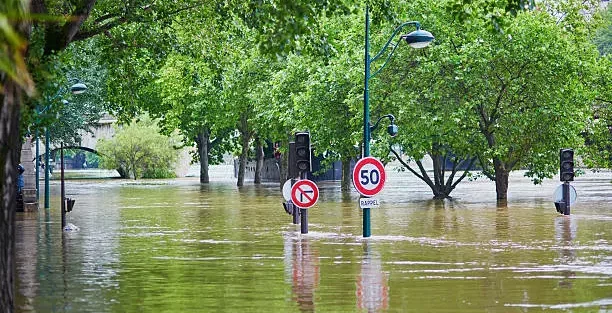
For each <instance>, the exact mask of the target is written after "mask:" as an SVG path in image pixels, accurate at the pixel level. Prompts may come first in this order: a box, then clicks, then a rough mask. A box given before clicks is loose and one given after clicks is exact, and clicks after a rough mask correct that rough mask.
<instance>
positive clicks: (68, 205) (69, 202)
mask: <svg viewBox="0 0 612 313" xmlns="http://www.w3.org/2000/svg"><path fill="white" fill-rule="evenodd" d="M75 202H76V200H75V199H70V198H66V212H71V211H72V207H74V203H75Z"/></svg>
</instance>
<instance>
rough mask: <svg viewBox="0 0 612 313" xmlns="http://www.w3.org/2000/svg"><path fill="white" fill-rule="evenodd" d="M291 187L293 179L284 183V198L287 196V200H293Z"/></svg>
mask: <svg viewBox="0 0 612 313" xmlns="http://www.w3.org/2000/svg"><path fill="white" fill-rule="evenodd" d="M291 187H292V186H291V179H289V180H287V181H286V182H285V183H284V184H283V198H285V201H289V200H291Z"/></svg>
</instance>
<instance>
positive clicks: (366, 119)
mask: <svg viewBox="0 0 612 313" xmlns="http://www.w3.org/2000/svg"><path fill="white" fill-rule="evenodd" d="M365 23H366V24H365V80H364V88H363V156H364V157H368V156H370V138H371V135H370V134H371V131H372V130H373V129H374V128H375V127H372V126H370V107H369V97H370V93H369V81H370V78H373V77H374V76H376V75H377V74H378V73H380V71H381V70H382V69H384V68H385V66H386V65H387V63H388V62H389V60H390V59H391V57H392V56H393V53H394V52H395V49H397V47H398V46H399V44H400V42H401V40H405V41H406V42H407V43H408V45H410V46H411V47H413V48H416V49H420V48H425V47H427V46H428V45H429V44H430V43H431V42H432V41H433V40H434V36H433V35H432V34H431V33H430V32H428V31H425V30H422V29H421V24H420V23H419V22H416V21H410V22H404V23H402V24H401V25H400V26H398V27H397V28H396V29H395V30H394V31H393V34H392V35H391V37H389V39H388V40H387V43H386V44H385V45H384V46H383V47H382V49H381V50H380V51H379V52H378V53H377V54H376V55H375V56H374V57H373V58H370V13H369V6H367V5H366V10H365ZM408 25H414V26H415V27H416V30H415V31H413V32H411V33H409V34H407V35H402V36H400V41H399V42H398V43H396V44H394V45H393V48H392V50H391V52H390V53H389V55H387V58H386V59H385V62H384V63H383V64H382V65H381V66H380V68H379V69H378V70H376V72H374V73H373V74H371V73H370V65H371V64H372V62H374V61H376V60H378V59H379V58H380V57H381V56H382V55H383V53H384V52H385V50H387V48H389V45H391V41H393V38H395V36H396V35H397V34H398V33H399V31H400V30H401V29H402V28H404V27H405V26H408ZM391 116H392V115H391ZM391 116H389V118H390V119H391ZM394 119H395V118H393V119H391V122H392V125H391V126H389V127H390V128H391V127H392V126H394V129H395V131H397V128H396V126H395V125H394V124H393V122H394ZM379 122H380V120H379ZM376 124H377V125H378V122H377V123H376ZM390 133H391V131H390ZM370 228H371V227H370V208H364V209H363V237H370V236H371V231H370Z"/></svg>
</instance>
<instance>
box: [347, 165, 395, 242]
mask: <svg viewBox="0 0 612 313" xmlns="http://www.w3.org/2000/svg"><path fill="white" fill-rule="evenodd" d="M386 180H387V174H386V173H385V166H384V165H383V164H382V162H380V161H379V160H378V159H377V158H373V157H365V158H362V159H361V160H359V161H357V163H356V164H355V168H354V169H353V185H355V189H356V190H357V192H359V193H360V194H361V195H362V196H363V197H362V198H360V199H359V207H360V208H362V209H363V236H364V237H370V208H376V207H378V205H379V202H378V199H374V198H370V197H373V196H375V195H377V194H378V193H379V192H380V191H381V190H382V189H383V187H384V186H385V181H386Z"/></svg>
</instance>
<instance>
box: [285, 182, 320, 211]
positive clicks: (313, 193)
mask: <svg viewBox="0 0 612 313" xmlns="http://www.w3.org/2000/svg"><path fill="white" fill-rule="evenodd" d="M317 200H319V188H318V187H317V184H315V183H314V182H313V181H311V180H308V179H302V180H298V181H297V182H296V183H295V184H294V185H293V187H291V201H293V204H295V205H297V206H298V207H300V208H302V209H307V208H310V207H312V206H313V205H315V203H317Z"/></svg>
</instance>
